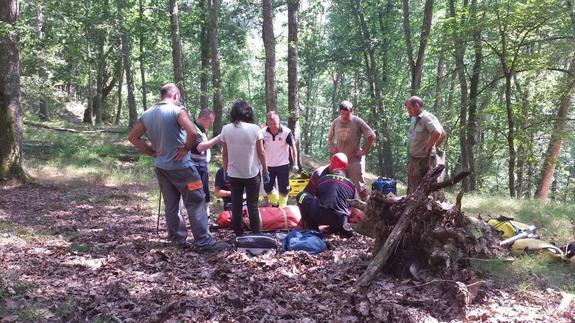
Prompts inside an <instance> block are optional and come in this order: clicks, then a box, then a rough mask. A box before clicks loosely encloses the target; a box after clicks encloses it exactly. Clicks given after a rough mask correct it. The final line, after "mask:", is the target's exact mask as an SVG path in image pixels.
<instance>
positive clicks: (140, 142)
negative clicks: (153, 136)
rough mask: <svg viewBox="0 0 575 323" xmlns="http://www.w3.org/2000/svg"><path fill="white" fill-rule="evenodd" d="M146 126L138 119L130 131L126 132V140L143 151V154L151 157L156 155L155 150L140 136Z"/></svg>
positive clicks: (144, 131)
mask: <svg viewBox="0 0 575 323" xmlns="http://www.w3.org/2000/svg"><path fill="white" fill-rule="evenodd" d="M146 131H147V130H146V127H145V126H144V124H143V123H142V121H140V120H138V121H137V122H136V124H134V127H132V130H130V133H129V134H128V140H129V141H130V142H131V143H132V145H134V147H136V149H138V150H139V151H141V152H143V153H144V154H146V155H148V156H152V157H156V152H155V151H154V149H153V148H152V146H151V145H150V144H149V143H148V142H147V141H145V140H144V139H142V136H143V135H144V134H145V133H146Z"/></svg>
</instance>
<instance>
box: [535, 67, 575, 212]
mask: <svg viewBox="0 0 575 323" xmlns="http://www.w3.org/2000/svg"><path fill="white" fill-rule="evenodd" d="M573 75H575V56H573V58H572V59H571V63H570V66H569V72H568V73H567V74H566V75H565V81H564V84H565V85H564V89H565V90H564V91H563V93H562V96H561V98H560V100H561V101H560V102H561V103H560V104H559V110H558V111H557V117H556V118H555V122H554V124H553V132H552V133H551V140H550V141H549V146H548V147H547V151H546V153H545V157H544V158H545V159H544V161H543V167H542V169H541V179H540V181H539V185H538V188H537V194H536V197H537V199H539V200H542V201H547V197H548V195H549V187H550V186H551V183H552V182H553V174H554V172H555V167H556V166H557V160H558V159H559V153H560V152H561V145H562V144H563V140H564V139H565V135H566V133H565V126H566V124H567V118H568V117H569V110H570V109H571V106H572V105H573V88H574V83H575V77H574V76H573Z"/></svg>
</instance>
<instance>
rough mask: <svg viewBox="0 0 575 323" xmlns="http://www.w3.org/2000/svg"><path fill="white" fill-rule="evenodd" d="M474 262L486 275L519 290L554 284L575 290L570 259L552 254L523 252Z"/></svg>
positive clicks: (553, 285)
mask: <svg viewBox="0 0 575 323" xmlns="http://www.w3.org/2000/svg"><path fill="white" fill-rule="evenodd" d="M472 264H473V267H474V268H475V269H477V270H478V271H479V272H481V273H482V274H483V275H484V276H485V277H487V278H489V279H494V280H495V281H497V282H498V283H499V284H501V285H504V286H508V287H512V288H515V289H517V290H544V289H547V288H554V289H558V290H562V291H565V292H570V293H573V292H575V270H574V269H573V267H571V265H570V263H569V262H566V261H562V260H559V259H554V258H552V257H551V256H545V255H543V254H540V255H523V256H519V257H516V258H515V259H514V260H513V261H504V260H500V259H491V260H489V261H472Z"/></svg>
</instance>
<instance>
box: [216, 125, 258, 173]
mask: <svg viewBox="0 0 575 323" xmlns="http://www.w3.org/2000/svg"><path fill="white" fill-rule="evenodd" d="M262 139H263V137H262V132H261V131H260V127H258V126H257V125H255V124H251V123H246V122H239V123H238V124H233V123H230V124H227V125H225V126H224V127H223V128H222V133H221V135H220V140H221V141H222V142H224V143H226V145H227V147H228V169H227V171H228V175H229V176H230V177H236V178H252V177H255V176H256V175H257V174H258V173H259V172H260V162H259V159H258V154H257V147H256V143H257V141H258V140H262Z"/></svg>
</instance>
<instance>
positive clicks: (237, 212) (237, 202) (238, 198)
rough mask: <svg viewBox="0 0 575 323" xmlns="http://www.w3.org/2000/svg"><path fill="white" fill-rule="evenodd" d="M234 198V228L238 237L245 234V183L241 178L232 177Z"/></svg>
mask: <svg viewBox="0 0 575 323" xmlns="http://www.w3.org/2000/svg"><path fill="white" fill-rule="evenodd" d="M230 184H231V189H230V191H231V194H232V196H231V198H232V228H233V229H234V233H235V234H236V236H237V237H239V236H241V235H243V234H244V221H243V211H242V209H243V195H244V182H243V179H241V178H235V177H230Z"/></svg>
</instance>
